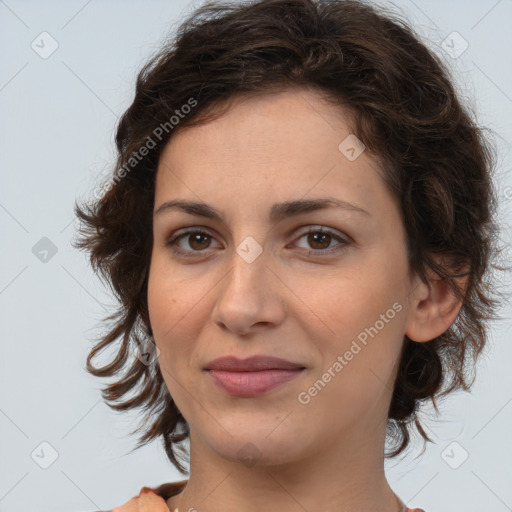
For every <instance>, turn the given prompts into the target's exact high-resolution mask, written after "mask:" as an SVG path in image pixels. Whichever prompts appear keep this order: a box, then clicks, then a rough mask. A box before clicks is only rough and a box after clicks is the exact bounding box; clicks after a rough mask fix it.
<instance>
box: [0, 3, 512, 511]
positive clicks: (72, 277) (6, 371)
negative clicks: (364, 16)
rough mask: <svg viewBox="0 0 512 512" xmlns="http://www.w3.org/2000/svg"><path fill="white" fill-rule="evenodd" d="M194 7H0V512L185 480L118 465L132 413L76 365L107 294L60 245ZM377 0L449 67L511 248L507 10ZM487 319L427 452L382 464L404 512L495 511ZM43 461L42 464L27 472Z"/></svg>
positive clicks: (507, 402) (493, 399) (165, 465)
mask: <svg viewBox="0 0 512 512" xmlns="http://www.w3.org/2000/svg"><path fill="white" fill-rule="evenodd" d="M382 3H387V4H388V5H391V4H390V3H389V2H382ZM194 5H199V2H195V4H192V3H190V2H188V1H186V0H179V1H172V2H171V1H170V0H167V1H150V2H142V1H128V0H123V1H121V0H117V1H113V0H109V1H100V0H92V1H84V0H80V1H68V2H57V1H53V2H52V1H50V2H36V1H20V0H18V1H15V0H6V1H0V37H1V45H0V47H1V54H2V66H1V67H0V109H1V117H0V119H1V133H2V137H1V141H0V144H1V149H0V159H1V160H0V169H1V173H2V174H1V188H0V226H1V236H2V247H3V251H2V264H1V266H0V311H1V315H2V318H1V322H0V328H1V357H0V390H1V391H0V392H1V395H0V511H1V512H6V511H9V512H21V511H22V510H23V511H26V510H31V511H41V512H50V511H51V512H79V511H88V510H89V511H90V510H99V509H110V508H112V507H114V506H119V505H121V504H122V503H124V502H125V501H127V500H128V499H129V498H131V497H132V496H134V495H135V494H137V493H138V492H139V490H140V488H141V486H142V485H148V486H156V485H158V484H161V483H163V482H170V481H173V480H181V479H182V478H184V477H183V476H182V475H180V474H179V473H178V472H177V471H176V470H174V468H173V467H172V466H171V464H170V463H169V462H168V461H167V459H166V457H165V456H164V454H163V449H162V448H161V446H160V444H158V443H154V444H152V445H151V446H149V447H146V448H144V449H141V450H139V451H137V452H134V453H133V454H129V453H128V452H129V450H130V449H131V448H133V447H134V444H135V439H134V438H130V437H129V436H128V433H129V431H130V430H131V429H133V428H135V426H136V424H137V416H136V415H132V414H130V415H126V416H122V415H120V414H116V413H114V412H112V411H111V410H110V409H109V408H108V407H107V406H106V405H105V404H103V402H102V400H101V396H100V393H99V389H100V386H101V384H102V383H104V382H106V381H100V380H96V379H94V378H93V377H92V376H89V375H88V374H87V373H86V372H85V371H84V366H85V358H86V355H87V353H88V351H89V349H90V346H91V345H92V342H93V340H92V338H93V337H94V336H96V335H99V332H100V331H99V326H100V324H99V322H100V320H101V318H102V317H104V316H105V315H106V313H107V310H106V309H105V308H106V307H107V305H108V304H112V303H113V299H112V297H111V294H110V293H109V291H108V290H107V289H105V288H104V287H103V285H102V284H101V283H100V282H99V280H98V279H97V278H96V277H95V276H94V274H93V273H92V270H91V269H90V268H89V266H88V263H87V260H86V256H85V255H84V254H82V253H79V252H78V251H76V250H75V249H73V248H72V247H71V245H70V242H71V240H72V237H73V234H74V233H73V230H74V228H75V224H74V216H73V211H72V207H73V203H74V200H75V198H77V197H79V198H82V199H85V198H86V197H90V194H91V191H92V190H93V188H94V187H95V186H97V184H98V183H99V181H100V179H101V177H102V176H104V175H105V173H106V172H108V170H109V166H110V165H111V164H112V163H113V159H114V146H113V133H114V128H115V125H116V122H117V120H118V116H120V115H121V114H122V113H123V111H124V110H125V109H126V108H127V107H128V106H129V104H130V102H131V100H132V98H133V88H134V80H135V74H136V72H137V71H138V69H139V68H140V66H141V65H142V63H143V62H144V61H145V59H146V58H147V57H148V56H149V55H150V54H152V52H153V51H154V50H155V49H156V48H157V47H158V46H159V44H160V43H161V42H162V40H163V38H164V37H165V35H166V34H167V33H168V32H169V31H170V30H173V28H175V27H176V24H177V23H178V22H179V21H180V20H181V19H182V17H183V15H184V14H185V13H186V12H188V11H189V10H190V9H192V8H193V7H194ZM394 5H395V6H396V9H397V10H398V12H401V13H402V15H404V16H406V17H407V18H408V19H409V20H410V22H411V23H412V24H413V26H414V27H415V28H416V30H417V31H418V32H419V33H420V34H422V35H424V36H425V37H426V38H427V39H428V40H429V41H430V43H429V44H430V45H431V46H432V47H434V48H435V49H436V51H437V52H438V53H439V54H441V55H442V56H443V58H444V59H445V60H446V61H447V62H449V64H450V66H451V67H452V69H453V70H454V73H455V75H456V78H457V82H458V87H459V89H460V93H461V95H462V97H463V98H465V99H466V100H467V101H468V102H469V103H470V104H473V105H474V106H475V109H476V112H477V114H478V120H479V122H480V123H481V124H483V125H485V126H487V127H489V128H490V129H492V130H494V131H495V132H496V133H497V134H498V140H497V142H498V145H499V150H500V161H499V170H500V174H499V176H498V179H499V187H500V199H501V200H502V206H501V208H502V213H501V219H502V222H503V225H504V229H505V230H504V234H503V238H504V241H505V242H507V243H510V239H511V237H510V229H509V227H510V222H511V218H512V215H511V211H512V208H511V203H512V188H507V187H511V186H512V179H511V175H512V163H511V154H510V143H511V141H512V127H511V123H510V118H511V116H512V66H511V56H510V48H511V47H512V35H511V34H512V31H511V26H510V22H511V21H512V1H511V0H500V1H496V0H479V1H476V0H473V1H467V0H465V1H463V0H458V1H450V2H447V1H446V0H443V1H433V0H429V1H424V2H419V0H417V1H416V2H413V1H411V0H399V1H396V2H394ZM44 31H46V32H48V33H49V34H51V36H52V37H53V38H54V39H55V40H56V41H57V43H58V45H59V46H58V49H57V50H56V51H55V52H54V53H53V54H52V55H51V56H49V57H48V58H46V59H43V58H42V57H41V56H40V55H39V54H38V53H36V52H35V51H34V50H33V49H32V47H31V44H32V42H33V41H34V40H35V41H36V43H38V41H39V43H38V44H39V45H40V46H41V45H42V43H41V42H40V39H41V37H43V36H40V34H41V32H44ZM453 31H456V32H458V33H459V34H460V35H461V36H462V37H463V38H464V40H465V41H467V43H468V44H469V47H468V48H467V50H466V51H465V52H464V53H462V54H461V55H460V56H459V57H458V58H455V59H454V58H452V57H451V56H450V55H448V54H447V53H446V52H444V50H443V48H442V46H441V43H442V41H443V40H444V39H445V38H446V37H447V36H449V34H451V33H452V32H453ZM46 37H47V36H46ZM448 41H449V40H448ZM457 44H459V43H457ZM49 47H50V46H49V39H46V43H45V48H46V49H48V48H49ZM41 51H42V50H41ZM43 237H47V238H48V239H49V240H51V243H52V244H54V245H55V247H56V249H57V252H56V254H55V255H53V256H52V257H50V256H51V253H49V255H48V261H47V262H46V263H44V262H42V261H41V260H40V259H39V258H38V257H36V255H35V254H34V253H33V247H34V246H36V249H37V247H39V246H37V245H36V244H38V243H39V244H41V243H46V244H48V242H47V241H46V242H40V239H41V238H43ZM509 256H510V252H509ZM509 259H510V258H509ZM506 284H507V286H509V289H510V281H508V282H507V283H506ZM502 313H503V315H504V316H505V320H504V321H502V322H499V323H496V324H495V325H494V326H493V331H492V335H491V336H492V338H491V345H490V346H489V348H488V350H487V351H486V353H485V356H484V357H483V358H482V360H481V362H480V364H479V366H478V378H477V381H476V383H475V386H474V388H473V390H472V393H471V394H468V393H459V394H457V395H455V396H453V397H452V398H451V399H449V400H448V401H446V403H445V404H444V405H443V406H442V412H443V416H442V417H441V418H438V419H437V420H436V418H435V416H434V415H433V414H432V415H431V420H430V421H429V423H428V427H429V431H430V432H431V433H432V435H433V436H434V438H435V440H436V444H429V445H428V447H427V450H426V452H425V453H424V454H423V455H422V456H420V455H419V454H420V451H421V445H420V444H416V446H415V447H413V449H412V450H411V451H410V452H409V454H408V455H407V456H406V457H401V458H400V459H399V460H394V461H392V462H388V463H387V464H386V470H387V474H388V478H389V480H390V483H391V485H392V487H393V488H394V489H395V491H396V492H397V494H398V495H399V496H400V497H401V498H402V499H403V500H404V501H406V503H407V504H408V505H409V506H416V507H423V508H425V510H426V511H427V512H452V511H453V510H465V511H467V512H482V511H483V510H493V511H494V512H505V511H510V510H512V485H511V483H512V482H511V475H512V462H511V460H512V440H511V436H510V432H511V428H510V427H511V422H512V421H511V420H512V403H511V402H512V385H511V384H512V376H511V372H510V361H511V360H512V347H511V344H510V334H511V333H510V326H511V322H510V308H509V307H506V308H505V309H504V310H503V312H502ZM431 412H432V411H431V409H429V410H427V411H426V413H428V414H431ZM454 442H455V443H457V444H455V445H451V446H450V444H451V443H454ZM41 443H48V444H49V445H50V446H51V447H52V448H49V447H48V445H46V444H44V445H41ZM52 450H55V452H56V454H57V459H56V460H55V461H54V462H53V463H52V464H51V465H50V466H49V467H48V468H47V469H43V468H42V467H41V464H44V463H45V462H46V463H47V464H48V463H50V462H51V456H52ZM463 450H464V451H463ZM465 452H467V453H468V454H469V457H468V458H467V460H465V461H464V462H463V463H462V464H461V465H460V466H459V467H458V468H457V469H453V468H452V467H451V466H450V464H451V465H452V466H455V465H458V464H460V462H461V461H462V459H463V457H464V453H465ZM36 461H37V462H36ZM448 462H449V463H450V464H449V463H448ZM310 512H313V511H310Z"/></svg>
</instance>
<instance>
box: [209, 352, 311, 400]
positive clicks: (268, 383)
mask: <svg viewBox="0 0 512 512" xmlns="http://www.w3.org/2000/svg"><path fill="white" fill-rule="evenodd" d="M304 369H305V368H304V366H302V365H300V364H297V363H292V362H290V361H286V360H284V359H280V358H276V357H270V356H253V357H250V358H248V359H238V358H236V357H232V356H230V357H221V358H219V359H215V360H214V361H212V362H211V363H209V364H208V365H206V367H205V370H207V371H208V373H209V374H210V376H211V377H212V379H213V381H214V383H215V384H216V385H217V386H218V387H219V388H220V389H222V390H223V391H225V392H227V393H229V394H230V395H235V396H256V395H260V394H262V393H266V392H268V391H270V390H272V389H274V388H276V387H278V386H281V385H282V384H284V383H285V382H288V381H290V380H291V379H293V378H295V377H297V376H298V375H300V374H301V373H302V372H303V370H304Z"/></svg>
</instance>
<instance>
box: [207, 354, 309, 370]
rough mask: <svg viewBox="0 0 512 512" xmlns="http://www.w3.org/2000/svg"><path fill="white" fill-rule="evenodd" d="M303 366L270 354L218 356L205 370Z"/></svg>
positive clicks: (285, 368) (291, 368) (294, 367)
mask: <svg viewBox="0 0 512 512" xmlns="http://www.w3.org/2000/svg"><path fill="white" fill-rule="evenodd" d="M303 368H305V367H304V366H303V365H301V364H299V363H293V362H291V361H287V360H286V359H281V358H279V357H271V356H252V357H248V358H247V359H239V358H237V357H234V356H227V357H219V358H217V359H214V360H213V361H210V362H209V363H208V364H207V365H206V366H205V368H204V369H205V370H225V371H231V372H256V371H260V370H298V369H303Z"/></svg>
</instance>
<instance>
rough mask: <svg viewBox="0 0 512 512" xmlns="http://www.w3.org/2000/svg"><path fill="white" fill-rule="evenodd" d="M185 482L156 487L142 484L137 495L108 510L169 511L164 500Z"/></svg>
mask: <svg viewBox="0 0 512 512" xmlns="http://www.w3.org/2000/svg"><path fill="white" fill-rule="evenodd" d="M186 483H187V480H183V481H181V482H171V483H165V484H161V485H159V486H158V487H147V486H144V487H142V489H141V490H140V492H139V494H138V495H137V496H134V497H133V498H131V499H130V500H128V501H127V502H126V503H124V504H123V505H121V506H119V507H115V508H113V509H112V510H111V511H109V512H169V508H168V507H167V503H166V500H167V499H168V498H170V497H171V496H174V495H175V494H178V493H180V492H181V491H182V489H183V488H184V487H185V485H186Z"/></svg>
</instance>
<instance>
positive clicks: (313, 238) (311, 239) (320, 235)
mask: <svg viewBox="0 0 512 512" xmlns="http://www.w3.org/2000/svg"><path fill="white" fill-rule="evenodd" d="M325 237H327V240H328V242H330V241H331V235H329V234H328V233H322V232H318V231H317V232H313V233H310V234H309V236H308V243H310V244H311V245H312V246H313V247H314V248H315V249H325V248H326V247H328V246H329V243H327V246H326V247H315V244H317V243H320V245H322V242H325ZM318 238H321V241H320V240H318Z"/></svg>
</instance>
